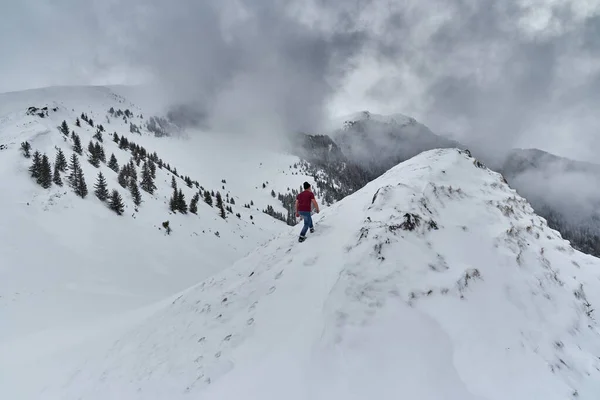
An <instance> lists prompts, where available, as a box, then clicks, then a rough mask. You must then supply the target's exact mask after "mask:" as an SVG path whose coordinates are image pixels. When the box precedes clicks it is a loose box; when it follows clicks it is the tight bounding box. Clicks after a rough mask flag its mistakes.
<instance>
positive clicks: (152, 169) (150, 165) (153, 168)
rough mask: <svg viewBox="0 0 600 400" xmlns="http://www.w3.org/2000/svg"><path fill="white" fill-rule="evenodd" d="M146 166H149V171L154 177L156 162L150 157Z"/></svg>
mask: <svg viewBox="0 0 600 400" xmlns="http://www.w3.org/2000/svg"><path fill="white" fill-rule="evenodd" d="M148 167H149V168H150V173H151V174H152V179H156V164H155V163H154V161H153V160H152V159H150V160H149V161H148Z"/></svg>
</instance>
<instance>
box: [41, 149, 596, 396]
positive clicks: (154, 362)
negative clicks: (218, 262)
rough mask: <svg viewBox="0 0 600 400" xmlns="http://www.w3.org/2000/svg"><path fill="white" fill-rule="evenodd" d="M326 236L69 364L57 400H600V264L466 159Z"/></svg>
mask: <svg viewBox="0 0 600 400" xmlns="http://www.w3.org/2000/svg"><path fill="white" fill-rule="evenodd" d="M315 226H316V233H314V234H313V235H311V236H309V238H308V239H307V240H306V242H304V243H301V244H300V243H298V242H297V233H298V232H297V229H296V228H295V229H291V228H290V229H289V231H287V232H284V233H282V234H281V235H279V236H278V237H277V238H275V239H273V240H272V241H270V242H269V243H267V244H265V245H262V246H261V247H259V248H258V249H256V250H255V251H254V252H252V253H251V254H249V255H248V256H247V257H245V258H243V259H241V260H239V261H238V262H236V263H235V264H233V266H232V267H231V268H228V269H226V270H224V271H223V272H222V273H219V274H217V275H215V276H213V277H211V278H210V279H208V280H206V281H203V282H202V283H199V284H198V285H196V286H193V287H191V288H190V289H188V290H186V291H184V292H182V293H180V294H179V295H177V296H174V297H172V298H169V299H167V300H165V301H164V302H163V303H160V304H156V305H155V306H154V307H153V308H152V309H146V310H144V311H140V313H138V314H136V316H135V317H132V318H131V320H132V321H133V322H131V323H130V326H129V327H124V328H123V327H122V329H121V333H119V334H114V336H113V337H104V338H103V339H102V340H99V341H98V343H97V344H96V345H95V346H93V348H90V346H87V347H85V348H84V349H83V350H85V351H83V350H82V352H81V354H79V353H78V354H71V355H70V357H65V360H68V361H69V362H65V363H64V365H63V366H62V369H60V370H59V371H55V373H56V377H53V378H52V380H51V381H50V382H48V386H47V387H46V390H45V392H44V396H45V398H61V399H72V398H73V399H75V398H85V399H107V398H127V399H165V398H169V399H177V398H189V397H190V396H193V398H202V399H261V400H267V399H311V400H313V399H346V400H348V399H399V398H406V399H422V400H426V399H435V400H438V399H445V400H446V399H447V400H468V399H477V400H482V399H486V400H505V399H512V400H531V399H544V400H555V399H556V400H558V399H569V398H573V399H575V398H578V399H586V400H588V399H589V400H592V399H597V398H598V397H599V395H600V383H599V382H600V372H599V368H600V360H599V358H598V357H599V356H600V336H599V332H598V324H597V322H596V320H595V318H596V316H595V314H596V312H595V311H593V309H594V308H596V307H597V305H598V304H599V303H600V282H599V278H600V260H598V259H596V258H594V257H591V256H587V255H584V254H582V253H580V252H578V251H575V250H573V249H572V248H571V247H570V245H569V243H568V242H566V241H565V240H563V239H562V238H561V237H560V235H559V234H558V232H556V231H554V230H551V229H549V228H548V226H547V224H546V222H545V220H543V219H542V218H540V217H538V216H537V215H535V214H534V212H533V210H532V209H531V207H530V206H529V204H528V203H527V202H526V201H525V200H524V199H523V198H521V197H520V196H518V195H517V194H516V192H515V191H514V190H512V189H511V188H510V187H508V185H507V184H506V183H505V182H504V181H503V178H502V177H501V175H499V174H497V173H495V172H492V171H490V170H488V169H487V168H485V166H484V165H483V164H481V163H480V162H478V161H477V160H475V159H474V158H472V157H470V156H469V155H468V153H465V152H462V151H459V150H457V149H446V150H432V151H428V152H425V153H423V154H420V155H418V156H417V157H414V158H412V159H410V160H409V161H406V162H404V163H402V164H400V165H398V166H396V167H394V168H393V169H391V170H390V171H388V172H387V173H385V174H384V175H383V176H381V177H380V178H378V179H376V180H375V181H373V182H371V183H369V184H368V185H366V187H364V188H363V189H361V190H360V191H358V192H356V193H355V194H353V195H351V196H349V197H347V198H345V199H344V200H342V201H340V202H339V203H336V204H334V205H333V206H331V207H330V208H328V209H327V210H324V211H322V212H321V214H320V215H318V216H315ZM82 348H83V346H82ZM84 355H85V356H84ZM65 375H66V377H65ZM44 396H42V397H44Z"/></svg>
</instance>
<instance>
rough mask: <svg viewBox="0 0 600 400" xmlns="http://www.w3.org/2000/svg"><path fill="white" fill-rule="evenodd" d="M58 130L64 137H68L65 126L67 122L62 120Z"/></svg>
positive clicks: (67, 127) (67, 126) (66, 126)
mask: <svg viewBox="0 0 600 400" xmlns="http://www.w3.org/2000/svg"><path fill="white" fill-rule="evenodd" d="M58 130H59V131H60V132H61V133H62V134H63V135H65V136H66V137H69V125H67V121H65V120H63V122H62V124H60V127H59V128H58Z"/></svg>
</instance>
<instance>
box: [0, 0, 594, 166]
mask: <svg viewBox="0 0 600 400" xmlns="http://www.w3.org/2000/svg"><path fill="white" fill-rule="evenodd" d="M555 3H556V2H547V3H537V9H536V12H537V13H538V16H539V15H541V16H542V17H543V16H544V15H545V14H544V12H546V11H547V14H546V15H547V16H549V17H548V21H549V22H548V23H547V27H546V29H535V28H533V26H534V25H532V23H531V21H528V18H530V13H531V11H530V10H529V9H527V8H526V7H524V4H525V3H524V2H522V1H520V0H508V1H503V2H498V1H492V0H485V1H472V0H450V1H447V0H420V1H416V0H415V1H412V2H380V1H375V0H359V1H351V2H350V1H342V0H302V1H301V0H287V1H283V0H281V1H271V2H267V1H256V0H221V1H212V2H210V1H192V0H180V1H178V2H164V1H159V0H131V1H125V0H112V1H91V0H90V1H81V0H56V1H55V2H53V3H52V5H51V6H44V5H40V3H39V2H33V1H30V0H29V1H28V0H24V1H21V2H12V3H11V5H10V6H8V7H7V9H8V12H6V13H3V16H0V29H2V30H3V31H2V33H3V37H7V36H13V37H15V38H16V39H14V40H8V41H7V40H3V41H1V42H0V51H2V53H3V54H9V55H10V56H8V57H7V61H4V60H3V65H2V66H1V67H0V68H2V71H1V72H2V76H3V77H4V79H3V80H1V81H0V90H3V89H5V88H10V89H16V87H15V85H17V84H18V83H17V82H22V83H26V85H27V86H31V85H36V84H42V83H43V82H45V84H59V83H78V84H80V83H85V82H86V81H91V80H93V79H92V78H94V77H97V76H107V77H110V76H111V71H113V70H115V71H120V73H121V72H122V71H125V72H122V73H123V74H125V75H126V76H132V74H131V71H142V72H148V73H151V74H152V75H153V76H155V77H157V78H158V82H159V85H158V90H157V91H156V96H155V97H156V98H157V99H159V100H160V101H164V102H168V103H174V104H177V103H179V104H187V105H190V104H191V105H194V107H197V108H198V109H200V110H201V113H200V114H203V115H207V116H209V117H210V120H211V124H212V125H214V126H218V127H222V128H223V129H233V130H244V129H245V130H259V131H273V132H279V131H288V130H318V127H319V126H320V122H321V120H322V119H323V118H324V112H325V106H326V105H327V104H328V102H329V101H330V99H331V98H332V96H334V95H335V94H336V93H338V92H340V89H341V88H342V86H343V83H344V79H345V78H346V76H347V75H348V73H349V72H352V71H354V70H355V69H356V68H357V64H356V63H357V62H358V61H357V60H358V59H357V58H356V57H355V56H357V55H361V56H364V57H371V58H372V59H374V60H377V61H378V62H379V63H380V64H381V65H383V66H385V67H390V66H391V67H392V68H391V71H392V72H385V73H384V72H382V71H384V69H382V70H381V71H374V72H373V73H374V74H379V79H375V80H374V82H375V84H374V85H373V87H372V88H371V89H370V90H367V91H366V93H365V97H366V98H368V99H370V100H371V103H373V104H374V107H373V109H372V110H371V111H373V112H378V111H379V110H378V109H377V107H378V105H385V106H388V109H389V106H390V105H395V107H396V108H395V110H396V111H397V112H402V113H405V114H411V115H413V116H415V117H416V118H417V119H419V120H420V121H422V122H424V123H426V124H427V125H429V126H430V127H431V128H432V129H433V130H434V131H438V132H445V131H454V132H455V133H457V134H458V137H459V138H460V139H462V140H464V141H466V142H468V143H469V144H472V145H473V146H475V147H479V148H481V149H482V150H486V151H487V152H492V153H494V152H501V151H502V150H505V149H508V148H510V147H513V146H538V147H541V148H544V149H547V150H550V151H554V152H557V153H559V154H564V155H567V156H573V157H579V158H583V159H592V158H593V156H594V155H595V154H596V153H597V152H598V150H600V149H598V145H599V144H598V139H596V138H595V136H596V135H595V129H596V128H595V127H596V126H598V125H600V117H596V116H593V117H591V116H590V115H591V110H594V109H597V108H598V106H599V105H600V97H599V96H600V90H598V88H599V87H600V72H599V71H600V68H598V67H596V65H598V64H600V55H599V54H600V52H598V51H597V50H598V49H599V48H600V38H599V32H600V17H599V14H598V11H599V9H600V6H598V5H596V4H595V3H586V6H587V7H589V10H588V11H586V12H587V14H585V13H583V12H581V11H580V9H581V7H582V3H581V2H579V3H578V2H577V1H576V0H572V1H570V2H569V1H565V2H561V3H560V6H556V5H553V4H555ZM556 4H558V3H556ZM574 5H577V7H579V8H577V7H575V6H574ZM303 11H307V12H306V15H309V16H310V17H306V15H304V14H302V15H301V13H302V12H303ZM15 21H22V22H15ZM25 22H27V23H25ZM25 26H26V27H27V28H26V29H25ZM2 27H3V28H2ZM40 65H44V68H40ZM360 71H361V70H359V72H360ZM385 71H387V70H385ZM127 73H129V75H127ZM359 79H361V75H360V74H359ZM584 105H585V106H584ZM596 114H598V113H596ZM598 115H600V114H598ZM573 143H578V144H577V145H575V146H574V145H573ZM567 145H568V151H567V150H565V151H564V152H563V151H562V149H563V148H565V149H567Z"/></svg>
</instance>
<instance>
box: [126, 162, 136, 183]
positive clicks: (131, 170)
mask: <svg viewBox="0 0 600 400" xmlns="http://www.w3.org/2000/svg"><path fill="white" fill-rule="evenodd" d="M127 173H128V174H129V177H130V178H131V179H133V180H134V181H136V182H137V180H138V175H137V170H136V169H135V163H134V162H133V160H130V161H129V167H128V168H127Z"/></svg>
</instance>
